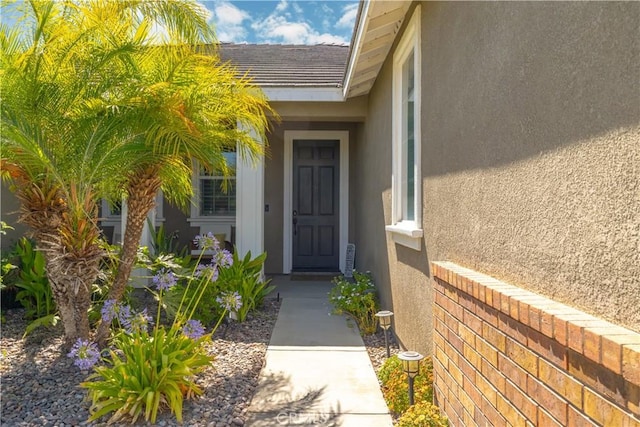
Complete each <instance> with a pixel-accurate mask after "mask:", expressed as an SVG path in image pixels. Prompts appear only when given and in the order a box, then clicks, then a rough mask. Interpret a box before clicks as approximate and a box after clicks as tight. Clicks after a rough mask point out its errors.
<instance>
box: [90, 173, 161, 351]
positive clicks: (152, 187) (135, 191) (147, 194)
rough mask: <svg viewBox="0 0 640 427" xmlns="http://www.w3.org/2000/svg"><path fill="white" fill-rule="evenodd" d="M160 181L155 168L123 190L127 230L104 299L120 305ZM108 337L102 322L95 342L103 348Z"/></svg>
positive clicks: (137, 174) (106, 326) (138, 175)
mask: <svg viewBox="0 0 640 427" xmlns="http://www.w3.org/2000/svg"><path fill="white" fill-rule="evenodd" d="M161 184H162V181H161V179H160V177H159V176H158V170H157V168H155V167H151V168H147V169H145V170H142V171H139V172H137V173H134V174H133V175H132V176H131V177H130V178H129V185H128V188H127V194H128V198H127V227H126V230H125V233H124V242H123V245H122V251H121V252H120V263H119V264H118V272H117V273H116V278H115V280H114V282H113V285H111V289H109V295H108V297H107V299H113V300H116V301H120V300H121V299H122V296H123V295H124V291H125V289H126V287H127V284H128V283H129V277H130V276H131V270H132V269H133V265H134V263H135V261H136V258H137V253H138V246H139V244H140V237H141V236H142V231H143V229H144V224H145V222H146V220H147V215H148V214H149V211H151V209H153V207H154V206H155V200H156V194H157V193H158V190H159V189H160V186H161ZM108 335H109V325H108V324H106V323H104V322H102V323H100V325H99V326H98V330H97V332H96V342H97V343H98V344H99V345H100V346H104V345H105V343H106V339H107V338H108Z"/></svg>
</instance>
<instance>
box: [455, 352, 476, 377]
mask: <svg viewBox="0 0 640 427" xmlns="http://www.w3.org/2000/svg"><path fill="white" fill-rule="evenodd" d="M458 363H459V367H460V370H461V371H462V373H463V374H464V376H465V377H467V378H468V379H469V380H471V381H475V379H476V371H477V370H476V368H475V367H474V366H473V365H472V364H471V363H469V361H468V360H467V359H465V358H464V357H461V358H460V360H458Z"/></svg>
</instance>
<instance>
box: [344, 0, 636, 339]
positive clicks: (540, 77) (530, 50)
mask: <svg viewBox="0 0 640 427" xmlns="http://www.w3.org/2000/svg"><path fill="white" fill-rule="evenodd" d="M421 11H422V19H421V22H422V59H423V68H422V75H423V79H422V90H423V92H422V105H423V107H422V108H423V109H422V119H421V123H422V173H423V227H424V231H425V239H424V245H423V251H422V252H412V251H411V250H410V249H406V248H404V247H401V246H397V245H395V244H393V243H391V241H390V239H389V236H387V235H385V232H384V227H383V224H380V220H379V218H377V217H376V220H375V221H372V222H371V223H369V222H367V223H365V222H364V221H365V218H366V217H367V216H371V214H370V212H371V211H373V210H374V209H376V208H377V209H378V210H379V211H381V212H384V216H385V220H386V221H388V220H389V218H390V208H391V205H390V203H391V202H390V200H391V199H390V193H389V191H390V190H389V189H390V186H391V180H390V176H391V164H390V158H391V151H390V147H391V123H390V117H391V109H390V106H391V102H390V100H391V63H390V59H389V58H388V59H387V62H386V63H385V66H384V67H383V70H382V72H381V74H380V76H379V78H378V80H377V81H376V84H375V86H374V89H373V90H372V92H371V94H370V97H369V100H370V103H369V106H370V109H369V112H368V121H367V124H366V126H365V129H364V132H363V133H364V135H363V138H362V141H360V144H359V145H358V148H359V151H358V153H357V154H356V156H358V158H359V159H367V158H369V157H374V158H375V160H371V159H370V160H369V161H370V162H373V164H375V165H376V167H375V168H370V167H368V166H365V165H362V166H361V167H360V169H359V170H360V171H361V176H360V178H359V182H361V191H355V193H357V194H358V197H359V198H358V199H355V200H354V203H355V204H361V205H363V206H362V212H363V215H362V216H361V217H359V218H358V220H357V221H356V222H357V223H358V224H359V226H358V232H357V242H358V243H359V248H358V250H359V254H360V255H361V257H362V258H364V259H367V260H369V262H371V263H374V262H375V261H374V260H379V261H382V262H384V261H386V260H388V262H389V265H390V267H388V268H387V267H384V266H376V267H375V268H372V270H374V271H375V275H376V276H377V277H376V279H377V280H378V282H379V283H380V284H381V285H382V289H383V290H382V295H383V300H384V301H385V304H387V305H392V306H393V307H389V308H392V309H394V311H395V312H396V316H397V318H398V320H399V322H398V335H399V336H400V338H401V339H402V340H403V341H407V344H410V345H412V346H417V347H418V348H421V349H423V350H425V351H427V350H429V348H430V342H431V338H430V332H429V331H430V317H431V314H430V313H429V312H428V307H429V306H430V298H431V293H430V285H429V282H428V268H427V264H426V263H427V262H428V261H436V260H451V261H455V262H457V263H459V264H461V265H465V266H468V267H470V268H473V269H476V270H479V271H482V272H484V273H487V274H490V275H493V276H497V277H499V278H502V279H504V280H507V281H509V282H511V283H513V284H516V285H518V286H521V287H525V288H528V289H530V290H533V291H535V292H538V293H541V294H544V295H546V296H549V297H551V298H554V299H556V300H558V301H560V302H564V303H567V304H571V305H573V306H575V307H577V308H580V309H583V310H585V311H587V312H590V313H592V314H595V315H598V316H600V317H603V318H605V319H607V320H611V321H614V322H616V323H619V324H623V325H626V326H629V327H631V328H633V329H636V330H640V77H639V76H640V38H639V37H638V35H639V33H638V31H639V30H638V29H639V28H640V4H638V3H576V2H571V3H457V2H453V3H432V2H425V3H423V4H422V8H421ZM385 161H386V162H387V164H386V166H383V164H384V163H385ZM374 171H375V172H374ZM364 212H366V214H364ZM387 223H388V222H387ZM380 245H385V247H386V249H387V250H386V253H385V254H384V256H382V257H380V256H379V255H380V254H379V253H378V255H377V256H374V251H377V252H379V249H374V248H373V247H372V246H377V247H378V248H379V247H380ZM363 252H366V254H363ZM385 257H386V260H385ZM396 261H398V262H397V263H396ZM386 270H388V271H386ZM405 311H407V312H409V313H410V314H401V313H402V312H405ZM401 316H405V317H404V318H403V319H402V322H400V319H401ZM409 316H417V318H409ZM416 335H417V336H418V338H410V337H413V336H416ZM414 340H415V342H414Z"/></svg>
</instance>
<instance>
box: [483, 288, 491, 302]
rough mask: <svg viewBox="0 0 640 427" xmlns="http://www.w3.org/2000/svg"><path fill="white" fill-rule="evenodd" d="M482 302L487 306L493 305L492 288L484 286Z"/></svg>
mask: <svg viewBox="0 0 640 427" xmlns="http://www.w3.org/2000/svg"><path fill="white" fill-rule="evenodd" d="M484 302H485V304H487V306H489V307H493V289H491V288H489V287H485V288H484Z"/></svg>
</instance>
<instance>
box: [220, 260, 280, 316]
mask: <svg viewBox="0 0 640 427" xmlns="http://www.w3.org/2000/svg"><path fill="white" fill-rule="evenodd" d="M266 259H267V254H266V252H265V253H262V254H260V255H258V256H257V257H255V258H254V259H251V251H249V252H247V254H246V255H245V256H244V258H240V257H239V256H238V252H237V251H235V252H234V253H233V255H232V263H231V264H230V265H227V266H226V267H222V268H221V269H220V273H219V276H218V282H219V283H220V289H221V290H222V291H223V292H226V293H229V292H237V293H238V294H239V295H240V299H241V301H242V306H241V307H240V309H239V310H237V312H236V317H237V320H238V321H239V322H244V320H245V319H246V318H247V315H248V314H249V312H250V311H252V310H255V309H256V308H258V307H260V306H261V305H262V303H263V301H264V298H265V297H266V296H267V295H269V293H270V292H271V291H273V290H274V289H275V286H269V282H270V281H271V280H266V281H265V280H263V279H262V268H263V266H264V261H265V260H266Z"/></svg>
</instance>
